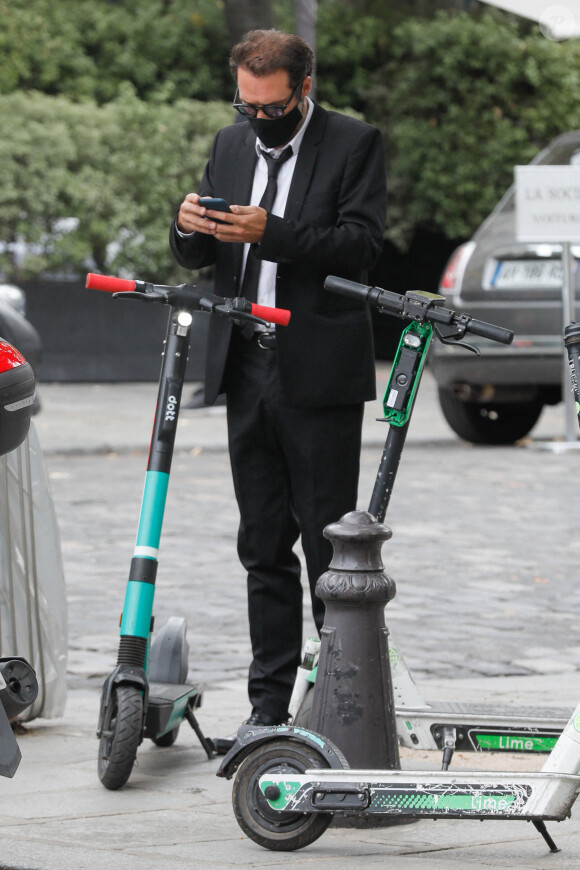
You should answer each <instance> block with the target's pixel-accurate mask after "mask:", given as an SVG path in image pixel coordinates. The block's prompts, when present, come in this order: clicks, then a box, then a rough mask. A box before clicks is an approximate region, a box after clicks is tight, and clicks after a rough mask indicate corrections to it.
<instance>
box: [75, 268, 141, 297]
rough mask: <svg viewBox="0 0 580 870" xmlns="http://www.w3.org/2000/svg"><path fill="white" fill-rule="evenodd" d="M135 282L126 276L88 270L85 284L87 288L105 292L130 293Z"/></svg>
mask: <svg viewBox="0 0 580 870" xmlns="http://www.w3.org/2000/svg"><path fill="white" fill-rule="evenodd" d="M135 283H136V282H135V281H128V280H127V279H126V278H113V277H112V276H111V275H97V274H96V273H95V272H89V274H88V275H87V284H86V286H87V289H88V290H104V291H105V292H106V293H131V292H132V291H133V290H134V289H135Z"/></svg>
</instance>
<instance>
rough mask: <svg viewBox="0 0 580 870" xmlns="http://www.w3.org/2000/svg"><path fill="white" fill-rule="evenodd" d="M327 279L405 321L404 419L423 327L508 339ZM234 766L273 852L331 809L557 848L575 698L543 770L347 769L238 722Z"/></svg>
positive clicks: (576, 724)
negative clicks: (474, 829)
mask: <svg viewBox="0 0 580 870" xmlns="http://www.w3.org/2000/svg"><path fill="white" fill-rule="evenodd" d="M326 287H327V289H331V290H333V291H335V292H340V293H344V294H346V295H349V296H353V297H355V298H359V299H361V298H362V299H364V300H366V301H367V302H369V303H370V304H371V305H375V306H376V307H378V308H381V309H382V310H388V311H389V312H390V313H393V314H395V315H396V316H399V317H403V318H405V319H408V320H411V328H410V329H409V332H408V333H407V335H406V337H405V338H404V339H403V348H404V350H410V351H411V353H402V354H401V355H400V356H397V357H396V359H395V361H394V365H393V369H394V371H393V375H394V381H393V380H392V381H391V386H392V392H391V393H389V391H387V393H388V398H387V405H388V406H389V407H390V408H393V409H394V410H395V411H396V412H397V413H400V414H401V415H402V416H401V419H402V420H404V418H405V416H406V413H407V410H408V401H407V400H405V399H404V397H402V396H401V388H406V387H407V385H408V384H409V382H410V381H412V380H414V377H415V375H416V373H417V371H418V369H419V368H420V366H421V364H422V363H421V360H423V361H424V354H423V349H424V339H426V338H428V339H430V337H431V335H430V332H431V329H430V328H429V329H427V328H426V327H431V326H433V327H434V328H435V330H436V332H437V333H438V335H439V337H440V338H441V339H442V340H445V341H449V340H451V341H460V340H461V339H462V338H463V337H464V335H465V334H466V333H471V334H474V335H480V336H483V337H486V338H489V339H491V340H496V341H504V342H509V341H511V338H512V337H513V336H512V335H511V333H509V332H508V331H507V330H504V329H502V328H501V327H496V326H493V325H492V324H486V323H482V322H481V321H477V320H474V319H472V318H470V317H469V316H468V315H466V314H462V315H458V314H456V313H455V312H453V311H450V310H448V309H445V308H443V307H442V302H443V301H444V300H443V298H442V297H436V296H431V295H429V296H425V295H424V294H418V293H408V294H406V295H405V296H400V295H399V294H394V293H388V292H386V291H383V290H381V289H380V288H372V287H365V286H364V285H358V284H354V283H352V282H348V281H343V280H342V279H337V278H332V277H331V278H328V279H327V282H326ZM578 335H579V336H580V329H579V330H578ZM405 392H406V391H405V389H403V393H405ZM407 423H408V417H407ZM405 425H406V424H405V422H403V424H402V426H401V427H400V429H401V430H402V431H400V432H399V434H398V435H396V436H395V437H394V439H393V440H394V441H395V442H399V446H402V445H401V442H403V441H404V438H405V435H406V430H405ZM396 446H397V445H396V444H395V447H396ZM388 447H391V448H393V443H392V441H391V444H390V445H389V443H388V441H387V446H386V447H385V453H386V452H388V450H387V448H388ZM393 449H395V448H393ZM395 452H397V450H395ZM398 452H399V454H400V451H398ZM383 460H385V455H384V454H383ZM387 471H389V474H390V477H388V476H387ZM392 472H393V467H392V466H391V464H390V463H388V462H386V461H382V462H381V468H380V470H379V474H378V478H377V484H378V485H377V486H376V487H375V490H374V492H373V500H371V505H373V506H374V510H375V513H374V516H375V517H380V516H381V514H383V515H384V513H383V508H384V507H385V506H386V504H387V503H388V498H389V492H390V489H391V488H392V483H393V480H394V475H393V473H392ZM394 473H395V474H396V468H395V469H394ZM375 496H376V502H375V499H374V497H375ZM373 502H375V503H374V504H373ZM370 512H371V511H370V510H369V513H370ZM323 643H324V641H323ZM236 771H237V775H236V778H235V781H234V786H233V794H232V800H233V807H234V812H235V815H236V819H237V821H238V824H239V825H240V827H241V828H242V830H243V831H244V833H246V834H247V836H248V837H250V838H251V839H253V840H254V841H255V842H257V843H259V844H260V845H261V846H263V847H265V848H268V849H272V850H280V851H291V850H295V849H299V848H302V847H303V846H307V845H309V844H310V843H312V842H314V841H315V840H316V839H318V837H320V836H321V834H322V833H323V832H324V831H325V830H326V828H327V827H328V825H329V824H330V822H331V821H332V819H333V817H334V816H345V815H346V816H356V817H358V818H369V817H371V816H375V815H382V816H390V817H395V818H399V819H401V818H409V817H412V818H433V819H437V818H458V819H462V818H464V819H481V820H484V819H490V818H492V819H522V820H527V821H532V822H533V824H534V826H535V827H536V829H537V830H538V831H539V832H540V833H541V835H542V836H543V837H544V839H545V841H546V843H547V844H548V846H549V848H550V850H551V851H558V849H557V847H556V845H555V843H554V841H553V840H552V838H551V837H550V835H549V833H548V831H547V830H546V826H545V821H547V820H557V821H560V820H562V819H564V818H566V816H567V815H568V814H569V812H570V809H571V807H572V805H573V803H574V801H575V800H576V797H577V795H578V792H579V791H580V776H579V775H578V774H579V773H580V705H578V707H577V708H576V710H575V711H574V712H573V713H572V715H571V717H570V718H569V720H568V722H567V724H566V726H565V728H564V730H563V732H562V733H561V734H560V736H559V737H558V739H557V741H556V743H555V745H554V747H553V749H552V750H551V752H550V754H549V756H548V758H547V759H546V762H545V764H544V766H543V769H542V771H541V772H540V773H529V774H513V773H506V772H503V771H500V772H485V773H482V772H461V773H459V774H457V773H455V772H451V771H449V770H447V769H444V770H442V771H440V772H433V771H419V772H418V771H415V770H412V771H402V770H351V769H349V766H348V762H347V761H346V759H345V758H344V756H343V754H342V753H341V752H340V750H339V749H338V748H337V747H336V746H335V745H333V744H332V743H331V742H330V741H328V740H327V739H326V738H325V737H324V736H322V735H319V734H315V733H314V732H311V731H308V730H307V729H304V728H302V727H300V726H298V725H289V726H279V727H272V728H252V727H250V726H245V727H244V726H242V728H241V729H240V730H239V731H238V735H237V740H236V743H235V744H234V746H233V747H232V749H231V750H230V752H229V753H228V755H227V756H226V757H225V758H224V760H223V762H222V764H221V766H220V768H219V770H218V776H225V777H227V778H231V777H232V776H233V775H234V774H235V773H236Z"/></svg>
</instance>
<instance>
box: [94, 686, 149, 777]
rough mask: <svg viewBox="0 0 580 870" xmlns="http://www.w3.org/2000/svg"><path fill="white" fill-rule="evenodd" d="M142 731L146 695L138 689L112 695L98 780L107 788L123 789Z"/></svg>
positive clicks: (118, 689) (122, 689) (126, 688)
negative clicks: (144, 697)
mask: <svg viewBox="0 0 580 870" xmlns="http://www.w3.org/2000/svg"><path fill="white" fill-rule="evenodd" d="M142 730H143V696H142V694H141V692H140V691H139V689H137V688H136V687H135V686H117V687H116V688H115V689H113V691H112V693H111V699H110V702H109V706H108V709H107V711H106V713H105V721H104V723H103V731H102V734H101V739H100V740H99V760H98V771H99V779H100V780H101V782H102V783H103V785H104V786H105V788H108V789H111V790H112V791H114V790H115V789H118V788H122V787H123V786H124V785H125V783H126V782H127V780H128V779H129V777H130V776H131V771H132V770H133V765H134V763H135V757H136V755H137V749H138V747H139V744H140V743H141V735H142Z"/></svg>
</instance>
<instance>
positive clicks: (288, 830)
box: [232, 740, 332, 852]
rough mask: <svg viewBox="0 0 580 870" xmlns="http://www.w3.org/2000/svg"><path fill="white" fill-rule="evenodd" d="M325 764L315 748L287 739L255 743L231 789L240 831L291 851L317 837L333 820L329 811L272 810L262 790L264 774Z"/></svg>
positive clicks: (262, 843) (261, 842) (260, 842)
mask: <svg viewBox="0 0 580 870" xmlns="http://www.w3.org/2000/svg"><path fill="white" fill-rule="evenodd" d="M320 767H328V764H327V762H326V760H325V758H324V757H323V756H322V755H320V754H319V753H318V752H316V750H314V749H312V748H311V747H309V746H304V745H302V744H300V743H293V742H291V741H289V740H276V741H274V742H272V743H269V744H267V745H266V746H264V745H263V744H262V745H261V746H257V747H256V749H255V750H254V751H253V752H251V753H250V755H248V757H247V758H246V759H245V760H244V762H243V763H242V765H241V767H240V769H239V771H238V773H237V776H236V779H235V781H234V787H233V791H232V803H233V806H234V813H235V816H236V820H237V822H238V824H239V826H240V828H241V829H242V831H243V832H244V833H245V834H246V835H247V836H248V837H250V839H251V840H253V841H254V842H255V843H258V845H260V846H263V847H264V848H266V849H272V850H273V851H280V852H292V851H294V850H295V849H301V848H303V847H304V846H309V845H310V843H313V842H314V841H315V840H317V839H318V838H319V837H320V836H321V835H322V834H323V833H324V832H325V830H326V829H327V827H328V826H329V824H330V822H331V821H332V815H331V814H330V813H295V812H283V811H282V812H281V811H278V810H273V809H272V807H271V806H270V805H269V803H268V801H267V800H266V798H265V797H264V795H263V794H262V792H261V790H260V787H259V784H258V783H259V781H260V777H262V776H264V774H280V773H283V774H285V775H286V774H290V773H292V772H294V773H304V771H305V770H308V769H311V768H320Z"/></svg>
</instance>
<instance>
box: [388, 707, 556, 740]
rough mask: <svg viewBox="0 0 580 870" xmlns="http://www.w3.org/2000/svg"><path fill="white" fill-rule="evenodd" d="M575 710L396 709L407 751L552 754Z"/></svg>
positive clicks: (523, 708)
mask: <svg viewBox="0 0 580 870" xmlns="http://www.w3.org/2000/svg"><path fill="white" fill-rule="evenodd" d="M571 714H572V709H567V708H562V707H513V708H509V707H497V706H494V705H493V704H465V703H459V702H436V703H433V704H432V705H430V704H428V703H426V704H425V706H417V707H414V706H413V707H406V706H404V707H397V708H396V718H397V725H398V727H397V733H398V735H399V738H400V740H401V743H402V744H403V746H408V747H409V748H414V749H419V748H420V749H444V748H445V746H446V745H448V743H446V741H448V740H449V739H451V740H452V742H453V745H454V749H457V750H464V751H474V750H475V751H479V752H484V751H493V752H502V751H503V752H551V750H552V749H553V747H554V744H555V743H556V740H557V738H558V736H559V735H560V734H561V732H562V731H563V730H564V727H565V725H566V723H567V722H568V719H569V718H570V716H571Z"/></svg>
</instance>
